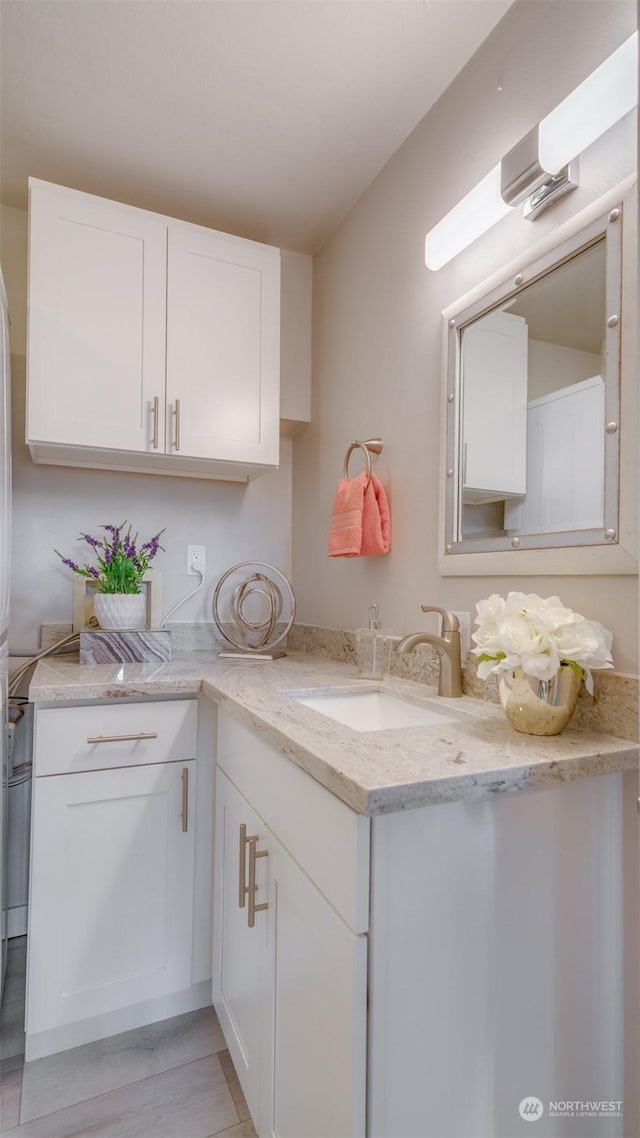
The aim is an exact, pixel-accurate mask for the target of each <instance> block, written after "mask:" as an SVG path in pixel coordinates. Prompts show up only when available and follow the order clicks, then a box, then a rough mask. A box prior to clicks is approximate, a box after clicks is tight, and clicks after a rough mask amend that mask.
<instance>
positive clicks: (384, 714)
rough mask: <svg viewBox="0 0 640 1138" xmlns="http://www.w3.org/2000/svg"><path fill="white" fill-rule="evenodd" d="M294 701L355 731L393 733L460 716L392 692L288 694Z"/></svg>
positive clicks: (447, 720)
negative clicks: (413, 701) (400, 729)
mask: <svg viewBox="0 0 640 1138" xmlns="http://www.w3.org/2000/svg"><path fill="white" fill-rule="evenodd" d="M287 695H289V696H290V697H291V699H295V700H297V702H298V703H303V704H304V705H305V707H311V708H312V709H313V710H314V711H319V712H320V713H321V714H322V715H327V716H328V717H329V718H330V719H336V720H337V721H338V723H344V724H345V726H347V727H352V728H353V730H354V731H389V730H390V729H391V728H394V727H430V726H435V725H437V724H439V723H455V722H456V721H457V717H456V716H455V715H451V714H449V713H447V712H444V711H435V710H433V709H432V708H430V707H424V706H423V705H421V704H418V703H412V702H411V701H410V700H408V699H403V697H402V696H399V695H391V694H390V693H389V692H384V691H378V690H375V689H374V690H368V691H350V692H345V691H339V692H336V691H330V690H328V691H326V692H313V693H307V692H300V694H299V695H298V694H296V692H287Z"/></svg>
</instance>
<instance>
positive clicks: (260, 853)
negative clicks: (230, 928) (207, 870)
mask: <svg viewBox="0 0 640 1138" xmlns="http://www.w3.org/2000/svg"><path fill="white" fill-rule="evenodd" d="M247 841H248V843H249V889H248V893H249V912H248V914H247V925H248V927H249V928H250V929H252V928H254V927H255V923H256V913H260V912H262V910H263V909H268V908H269V905H268V903H267V902H266V901H264V902H263V903H262V904H261V905H256V893H257V890H258V886H257V885H256V861H257V859H258V858H259V857H268V856H269V851H268V850H259V849H258V848H257V845H258V841H259V839H258V835H257V834H254V835H253V836H252V837H251V838H247Z"/></svg>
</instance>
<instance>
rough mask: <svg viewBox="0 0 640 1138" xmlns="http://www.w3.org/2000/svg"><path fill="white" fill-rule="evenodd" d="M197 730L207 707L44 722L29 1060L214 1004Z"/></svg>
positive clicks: (55, 712)
mask: <svg viewBox="0 0 640 1138" xmlns="http://www.w3.org/2000/svg"><path fill="white" fill-rule="evenodd" d="M197 722H198V715H197V701H196V700H179V701H159V702H148V703H137V704H126V705H103V706H90V707H86V706H85V707H59V708H43V709H41V708H38V709H37V710H36V716H35V740H34V792H33V820H32V845H31V883H30V908H29V935H28V965H27V968H28V994H27V1009H26V1030H27V1043H26V1054H27V1058H28V1059H33V1058H38V1057H40V1056H42V1055H46V1054H50V1053H52V1052H55V1051H58V1050H63V1049H65V1048H66V1047H72V1046H76V1045H77V1044H79V1043H84V1042H87V1041H89V1040H91V1039H98V1038H102V1037H103V1036H106V1035H111V1034H115V1033H116V1032H118V1031H124V1030H127V1029H128V1028H130V1027H134V1026H139V1025H141V1024H144V1023H148V1022H152V1021H153V1020H156V1019H161V1018H164V1017H165V1016H168V1015H172V1014H177V1013H178V1012H179V1011H187V1010H191V1009H192V1008H193V1007H194V1006H201V1005H202V1004H204V1003H206V1002H207V1001H206V988H208V984H206V983H205V982H204V981H206V974H205V976H204V977H203V976H201V975H198V969H200V971H201V964H200V962H199V961H198V959H197V957H198V955H199V956H200V957H201V956H202V950H201V947H199V944H198V942H199V941H201V940H202V939H203V938H204V939H205V940H207V942H208V943H209V944H210V940H209V935H210V930H209V927H208V921H207V919H206V914H204V913H202V912H201V911H197V909H196V906H195V905H194V890H195V883H196V873H197V872H200V870H199V867H197V865H196V858H197V852H196V851H197V850H199V849H200V848H201V847H202V835H199V834H198V833H197V829H198V826H197V822H200V821H201V819H200V818H198V819H197V816H196V815H197V810H199V811H200V812H201V807H199V806H197V800H198V797H199V792H200V789H201V792H202V796H203V798H204V799H205V800H207V799H208V805H209V808H210V807H211V795H210V794H208V790H207V784H208V779H207V776H206V772H203V773H204V777H203V780H202V783H203V785H202V788H200V787H198V785H197V782H198V779H197V765H198V764H197ZM206 821H207V822H208V823H209V825H210V818H207V819H206ZM205 846H206V842H205ZM208 868H209V873H210V860H209V867H208ZM198 900H199V898H198ZM209 951H210V948H209ZM209 975H210V973H209ZM194 981H195V983H194ZM198 981H200V983H198ZM203 997H204V998H203Z"/></svg>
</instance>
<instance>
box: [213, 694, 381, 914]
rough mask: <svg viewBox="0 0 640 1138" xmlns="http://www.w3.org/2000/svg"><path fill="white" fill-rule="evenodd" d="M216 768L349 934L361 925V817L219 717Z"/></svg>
mask: <svg viewBox="0 0 640 1138" xmlns="http://www.w3.org/2000/svg"><path fill="white" fill-rule="evenodd" d="M217 759H218V765H219V766H220V767H221V768H222V770H223V771H224V772H225V774H226V775H227V776H228V778H230V779H231V782H233V783H234V785H235V786H236V788H237V789H238V790H239V791H240V793H241V794H242V795H243V796H244V798H246V800H247V802H248V803H249V804H250V806H251V807H252V808H253V810H255V812H256V813H257V814H259V815H260V817H261V818H262V820H263V821H264V822H265V824H266V825H267V826H268V827H269V829H270V830H271V831H272V833H273V834H274V835H275V837H276V838H277V839H278V841H279V842H280V843H281V845H283V846H284V847H285V849H286V850H287V851H288V852H289V853H290V854H291V856H292V857H293V858H294V859H295V861H297V862H298V865H300V866H301V868H302V869H303V870H304V871H305V873H306V874H307V875H308V877H310V878H311V880H312V881H313V882H314V884H315V885H316V886H317V888H318V889H319V890H320V892H321V893H323V894H324V896H325V897H326V898H327V900H328V901H329V902H330V904H331V905H333V907H334V909H336V910H337V912H338V913H339V914H340V916H341V917H342V919H343V920H344V921H346V923H347V924H348V925H349V926H350V928H352V929H353V931H354V932H356V933H362V932H366V930H367V928H368V924H369V819H368V818H366V817H364V816H363V815H361V814H356V813H355V811H353V810H350V809H349V807H348V806H346V805H345V804H344V802H340V800H339V799H338V798H336V797H335V796H334V795H333V794H331V793H330V791H328V790H326V789H325V787H323V786H320V784H319V783H317V782H315V780H314V779H313V778H311V776H310V775H308V774H306V773H305V771H302V770H300V768H299V767H297V766H296V765H295V763H293V762H291V760H290V759H287V758H286V757H285V756H284V755H282V754H281V753H280V752H279V751H277V750H276V749H275V748H274V747H271V746H270V745H269V744H268V743H265V742H263V740H262V739H260V738H259V737H258V735H256V734H254V732H253V731H250V730H249V729H248V728H247V727H244V726H243V725H242V724H241V723H237V722H236V720H235V719H233V718H231V716H230V715H228V714H227V713H226V712H224V711H222V710H220V712H219V715H218V756H217Z"/></svg>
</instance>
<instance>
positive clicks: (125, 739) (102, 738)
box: [87, 731, 158, 743]
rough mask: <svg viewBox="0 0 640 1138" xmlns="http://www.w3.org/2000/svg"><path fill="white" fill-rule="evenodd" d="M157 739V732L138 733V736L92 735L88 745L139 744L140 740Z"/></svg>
mask: <svg viewBox="0 0 640 1138" xmlns="http://www.w3.org/2000/svg"><path fill="white" fill-rule="evenodd" d="M157 738H158V732H157V731H138V733H137V734H136V735H91V736H90V737H89V738H88V739H87V743H137V742H138V740H139V739H157Z"/></svg>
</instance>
